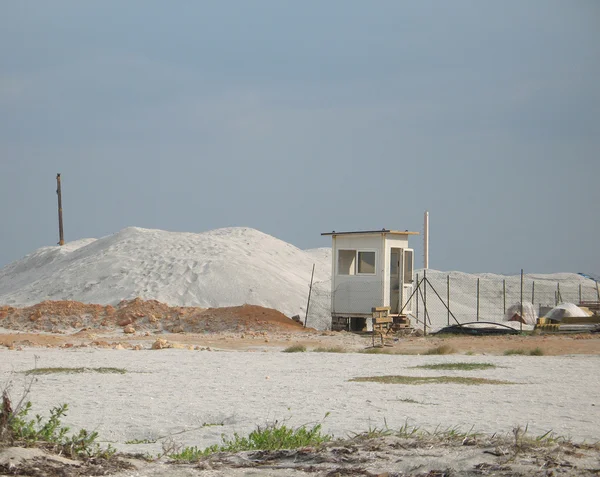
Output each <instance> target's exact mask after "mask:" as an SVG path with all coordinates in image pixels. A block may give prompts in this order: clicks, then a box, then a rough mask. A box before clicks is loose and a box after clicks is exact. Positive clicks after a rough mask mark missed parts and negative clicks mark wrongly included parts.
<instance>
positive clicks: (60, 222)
mask: <svg viewBox="0 0 600 477" xmlns="http://www.w3.org/2000/svg"><path fill="white" fill-rule="evenodd" d="M56 194H57V195H58V245H64V244H65V234H64V232H63V211H62V193H61V190H60V174H56Z"/></svg>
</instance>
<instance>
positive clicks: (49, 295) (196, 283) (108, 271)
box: [0, 227, 331, 317]
mask: <svg viewBox="0 0 600 477" xmlns="http://www.w3.org/2000/svg"><path fill="white" fill-rule="evenodd" d="M326 255H327V254H324V253H322V252H320V253H319V252H318V251H317V252H316V253H311V252H304V251H303V250H300V249H298V248H296V247H294V246H293V245H291V244H288V243H286V242H283V241H281V240H278V239H276V238H274V237H272V236H270V235H267V234H264V233H262V232H259V231H257V230H254V229H251V228H241V227H236V228H225V229H217V230H213V231H210V232H205V233H179V232H165V231H161V230H148V229H142V228H136V227H129V228H126V229H123V230H121V231H120V232H118V233H117V234H114V235H111V236H108V237H104V238H101V239H98V240H95V239H85V240H78V241H76V242H71V243H68V244H66V245H65V246H63V247H58V246H54V247H44V248H41V249H39V250H36V251H35V252H33V253H31V254H30V255H27V256H26V257H25V258H23V259H21V260H19V261H16V262H14V263H12V264H10V265H7V266H6V267H4V268H3V269H1V270H0V303H2V304H7V305H19V306H26V305H33V304H35V303H38V302H40V301H43V300H76V301H81V302H84V303H98V304H105V305H106V304H116V303H118V302H119V301H120V300H123V299H131V298H135V297H140V298H142V299H155V300H158V301H161V302H163V303H167V304H169V305H171V306H200V307H220V306H235V305H242V304H244V303H248V304H253V305H261V306H266V307H270V308H275V309H277V310H279V311H281V312H283V313H285V314H286V315H288V316H292V315H295V314H301V316H302V317H304V311H305V307H306V299H307V295H308V285H309V283H310V274H311V270H312V266H313V263H316V268H315V280H319V281H329V279H330V273H331V271H330V270H331V262H330V260H329V258H326V260H325V261H324V262H323V261H322V260H321V257H323V256H325V257H326Z"/></svg>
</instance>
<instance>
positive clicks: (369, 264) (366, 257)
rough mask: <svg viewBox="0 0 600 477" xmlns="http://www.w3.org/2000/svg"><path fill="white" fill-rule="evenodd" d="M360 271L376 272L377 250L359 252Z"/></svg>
mask: <svg viewBox="0 0 600 477" xmlns="http://www.w3.org/2000/svg"><path fill="white" fill-rule="evenodd" d="M358 273H369V274H374V273H375V252H358Z"/></svg>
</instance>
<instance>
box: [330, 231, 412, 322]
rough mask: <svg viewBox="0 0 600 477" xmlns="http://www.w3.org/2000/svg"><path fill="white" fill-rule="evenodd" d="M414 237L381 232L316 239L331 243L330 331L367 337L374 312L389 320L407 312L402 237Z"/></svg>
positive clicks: (408, 255)
mask: <svg viewBox="0 0 600 477" xmlns="http://www.w3.org/2000/svg"><path fill="white" fill-rule="evenodd" d="M418 234H419V233H418V232H409V231H404V232H402V231H397V230H387V229H383V230H372V231H357V232H335V231H334V232H329V233H323V234H321V235H330V236H331V238H332V254H331V256H332V270H331V327H332V329H334V330H342V329H345V330H349V331H361V330H367V331H370V330H371V329H372V325H371V323H372V322H371V320H370V319H369V318H370V317H372V316H373V315H372V313H373V308H376V307H389V308H390V312H389V313H390V315H391V316H392V317H394V316H401V315H407V314H408V313H410V312H411V311H412V309H411V307H412V300H410V301H409V298H410V297H411V295H412V293H413V281H414V280H413V268H414V252H413V250H412V249H410V248H408V236H409V235H418Z"/></svg>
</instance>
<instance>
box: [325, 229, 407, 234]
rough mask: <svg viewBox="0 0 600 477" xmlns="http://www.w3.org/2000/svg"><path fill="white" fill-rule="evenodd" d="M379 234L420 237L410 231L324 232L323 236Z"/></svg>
mask: <svg viewBox="0 0 600 477" xmlns="http://www.w3.org/2000/svg"><path fill="white" fill-rule="evenodd" d="M377 234H391V235H419V232H409V231H408V230H404V231H402V230H388V229H381V230H356V231H352V232H336V231H335V230H334V231H333V232H324V233H322V234H321V235H377Z"/></svg>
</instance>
